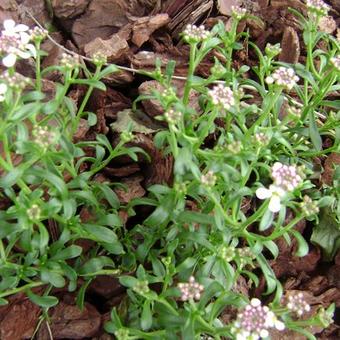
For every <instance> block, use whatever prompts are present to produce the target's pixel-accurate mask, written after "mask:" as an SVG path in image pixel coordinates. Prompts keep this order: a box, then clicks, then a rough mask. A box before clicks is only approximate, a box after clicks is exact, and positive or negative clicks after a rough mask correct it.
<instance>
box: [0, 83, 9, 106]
mask: <svg viewBox="0 0 340 340" xmlns="http://www.w3.org/2000/svg"><path fill="white" fill-rule="evenodd" d="M7 90H8V87H7V85H6V84H0V102H3V101H4V100H5V94H6V92H7Z"/></svg>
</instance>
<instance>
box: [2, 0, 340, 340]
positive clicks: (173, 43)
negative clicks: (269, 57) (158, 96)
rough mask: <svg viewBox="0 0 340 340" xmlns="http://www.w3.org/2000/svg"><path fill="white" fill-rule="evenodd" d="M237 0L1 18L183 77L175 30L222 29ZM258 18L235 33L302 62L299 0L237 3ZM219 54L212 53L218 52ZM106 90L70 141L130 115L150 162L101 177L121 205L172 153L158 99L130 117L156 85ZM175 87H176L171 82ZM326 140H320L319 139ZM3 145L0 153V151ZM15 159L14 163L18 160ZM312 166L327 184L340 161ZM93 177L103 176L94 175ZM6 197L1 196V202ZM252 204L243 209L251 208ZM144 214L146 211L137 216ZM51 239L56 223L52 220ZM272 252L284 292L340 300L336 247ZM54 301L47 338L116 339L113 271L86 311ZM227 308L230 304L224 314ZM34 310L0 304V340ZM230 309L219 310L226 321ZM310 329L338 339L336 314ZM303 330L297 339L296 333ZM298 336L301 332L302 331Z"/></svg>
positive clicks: (238, 60)
mask: <svg viewBox="0 0 340 340" xmlns="http://www.w3.org/2000/svg"><path fill="white" fill-rule="evenodd" d="M328 2H329V3H330V4H331V5H332V6H333V10H332V11H331V13H330V14H331V15H332V16H333V17H334V19H335V20H336V22H337V24H339V23H340V1H338V0H332V1H328ZM234 3H235V0H216V1H213V0H165V1H157V0H130V1H124V0H96V1H94V0H47V1H44V0H17V1H11V0H0V20H1V21H3V20H4V19H8V18H13V19H14V20H15V21H16V22H21V23H25V24H27V25H30V26H33V25H34V24H35V23H34V21H33V20H32V18H31V16H30V15H28V13H27V12H26V9H28V10H29V12H30V13H31V14H32V15H33V17H34V18H35V19H36V20H38V21H39V22H40V23H41V24H42V25H43V26H51V25H53V27H54V28H55V32H54V33H53V34H52V36H53V38H54V39H55V40H56V41H57V42H58V43H59V44H61V45H63V46H66V47H67V48H70V49H72V50H73V51H76V52H77V53H79V54H81V55H84V56H86V57H91V56H92V55H93V54H94V53H95V52H98V51H100V52H102V53H104V54H105V55H106V56H107V58H108V60H109V61H110V62H113V63H117V64H119V65H122V66H127V67H132V68H135V69H147V70H151V69H153V67H154V62H155V60H156V58H160V60H161V61H162V63H163V64H165V63H166V62H167V61H169V60H171V59H173V60H175V61H176V70H175V74H176V75H178V76H185V75H186V72H187V60H188V49H187V48H186V47H185V46H183V44H182V43H181V41H180V40H179V35H178V34H179V33H180V32H181V31H182V29H183V27H185V25H186V24H189V23H190V24H205V25H206V26H207V27H212V26H213V25H214V24H215V23H216V22H217V20H222V21H223V22H225V24H226V25H227V26H228V22H229V20H230V17H229V15H230V7H231V6H232V5H233V4H234ZM243 3H244V6H247V7H248V9H249V10H250V11H252V12H253V13H254V14H255V15H256V16H258V17H259V18H260V21H255V20H251V19H248V20H246V21H243V22H241V24H240V26H239V28H238V29H239V30H249V32H250V35H251V40H252V41H254V42H255V43H256V44H257V45H258V46H259V47H260V48H261V49H264V46H265V45H266V43H267V42H270V43H277V42H280V43H281V47H282V53H281V55H280V57H279V59H280V61H284V62H289V63H296V62H301V63H304V60H305V54H304V48H303V44H302V43H301V41H302V38H301V30H300V29H299V27H298V24H297V22H296V19H295V18H294V16H293V15H292V14H291V13H290V12H289V11H288V7H293V8H295V9H297V10H299V11H300V12H302V13H305V11H306V9H305V6H304V4H303V2H302V1H299V0H271V1H270V0H258V1H249V0H248V1H246V0H244V1H243ZM42 48H43V50H45V51H48V52H49V56H48V58H46V59H45V60H44V62H43V66H44V67H47V66H50V65H53V64H57V63H58V60H59V59H60V58H61V54H62V52H63V51H62V50H61V48H60V47H58V46H57V45H55V44H54V43H52V42H51V41H50V40H47V41H46V42H45V43H44V44H43V46H42ZM213 57H214V56H213V55H212V56H209V57H208V58H206V59H205V60H204V61H203V62H202V64H201V65H200V66H199V67H198V70H197V74H198V75H200V76H203V77H204V76H207V75H208V73H209V70H210V67H211V66H212V65H213ZM217 57H218V56H217ZM256 63H257V60H256V56H255V55H254V54H252V52H251V51H244V50H242V51H241V52H238V53H236V54H235V55H234V58H233V66H234V67H235V68H239V67H241V66H242V65H244V64H246V65H250V66H252V65H255V64H256ZM20 71H21V73H23V74H24V75H26V76H32V74H33V73H34V70H33V67H32V65H30V64H27V63H25V64H24V65H22V67H21V68H20ZM59 78H60V75H59V74H49V75H48V78H47V79H46V80H45V83H44V86H46V93H53V83H54V82H55V81H59V80H60V79H59ZM105 83H106V84H107V85H108V91H106V92H105V93H104V92H100V91H98V92H96V93H94V95H93V96H92V97H91V100H90V103H89V107H88V110H90V111H92V112H95V113H96V114H97V117H98V122H97V125H96V126H94V127H91V128H90V127H88V126H87V124H86V122H85V121H84V122H81V127H80V129H79V130H78V131H77V133H76V135H75V136H74V139H75V140H84V139H92V138H93V136H94V134H96V133H103V134H106V135H107V137H108V138H109V139H110V140H111V141H112V143H115V142H116V139H117V133H119V132H120V131H122V130H124V126H126V125H125V124H127V123H128V122H129V120H131V119H132V120H133V121H134V122H137V123H136V125H135V135H136V138H135V139H134V140H133V142H131V145H133V146H139V147H141V148H142V149H144V150H145V151H146V152H147V153H148V154H149V155H150V157H151V162H147V161H146V159H145V158H143V157H140V159H138V161H137V162H133V161H131V159H129V158H119V159H117V160H116V161H115V162H112V163H111V164H110V165H109V166H108V167H107V168H105V169H104V170H103V171H102V173H101V174H100V176H102V177H103V178H105V179H109V180H111V181H116V182H117V181H120V182H121V183H124V185H126V186H127V187H128V191H124V190H121V189H117V191H116V193H117V196H118V198H119V199H120V201H121V202H122V203H127V202H129V201H130V200H131V199H132V198H135V197H143V196H145V195H146V193H147V190H146V189H147V187H148V186H150V185H151V184H157V183H159V184H161V183H169V184H170V183H171V181H172V166H173V159H172V157H169V156H167V157H165V156H163V155H162V154H161V153H160V152H159V151H158V150H157V149H156V147H155V146H154V143H153V136H154V133H155V132H156V131H157V129H158V128H159V122H157V121H155V120H154V117H155V116H157V115H160V114H162V113H163V112H162V108H161V106H160V105H159V103H157V102H155V101H152V100H145V101H143V102H142V104H141V105H140V111H139V113H138V114H137V116H138V117H135V116H134V115H135V114H136V113H134V112H132V111H131V106H132V101H133V100H134V99H135V98H136V97H137V96H138V95H139V94H147V93H150V92H149V91H150V89H151V88H154V87H156V86H157V85H155V84H154V82H153V81H151V80H150V79H147V78H146V77H143V76H140V75H137V74H136V73H133V72H130V71H127V70H122V71H120V72H119V73H118V74H114V75H112V76H110V77H108V78H106V79H105ZM177 86H178V87H179V88H180V87H181V82H180V81H178V84H177ZM83 95H84V89H82V88H81V87H78V88H73V89H72V91H71V92H70V93H69V96H70V97H71V98H72V99H74V100H75V102H79V101H80V100H81V98H82V97H83ZM190 100H191V101H192V105H195V103H196V104H197V96H196V94H195V93H192V94H191V95H190ZM326 142H327V141H325V143H326ZM0 152H1V150H0ZM18 161H20V160H18ZM316 164H319V165H320V167H322V168H323V169H324V171H323V174H322V176H320V178H319V179H318V181H319V182H320V183H326V184H327V183H330V182H331V179H332V177H333V168H334V166H333V165H334V164H340V155H339V154H336V153H333V154H331V155H330V156H329V157H325V158H324V159H317V160H316ZM98 180H101V179H100V178H99V179H98ZM6 204H7V203H6V202H0V209H1V206H2V205H4V206H6ZM248 208H249V207H248ZM140 213H141V217H140V218H141V220H142V219H144V218H145V217H146V216H147V214H148V209H145V210H143V209H141V212H140ZM143 214H144V216H143ZM121 215H122V216H121V217H122V219H123V220H124V221H125V223H126V224H127V225H131V224H133V223H134V222H135V220H133V219H129V218H128V217H127V216H126V214H124V213H122V214H121ZM82 218H83V219H84V220H85V219H86V218H90V212H88V211H82ZM297 229H298V230H299V231H300V232H301V233H304V235H306V236H307V237H308V234H310V230H309V226H308V223H305V222H303V223H300V224H299V225H298V226H297ZM50 232H51V235H52V238H53V237H54V238H56V237H58V235H53V223H51V226H50ZM79 244H81V246H82V247H83V248H84V251H86V249H89V248H90V247H91V246H92V244H91V243H89V242H88V241H86V242H85V241H84V242H79ZM278 246H279V249H280V255H279V257H278V258H277V259H276V260H275V261H274V260H273V261H272V268H273V269H274V271H275V273H276V275H277V277H278V278H279V279H280V281H281V282H283V285H284V291H285V295H288V294H289V293H291V292H292V291H294V290H304V291H305V292H306V299H307V302H309V303H310V304H311V305H312V306H313V308H314V309H313V308H312V311H311V313H312V312H313V310H314V311H315V309H316V308H317V307H318V306H320V305H322V306H325V307H326V306H328V305H329V303H331V302H335V303H336V306H337V307H338V308H339V307H340V285H339V282H340V270H339V269H340V254H338V255H337V256H336V257H335V260H334V261H332V262H324V261H323V259H322V256H321V251H320V249H319V248H317V247H313V246H312V245H311V247H310V252H309V254H307V255H306V256H304V257H302V258H299V257H296V256H294V255H293V254H294V251H295V247H296V244H295V243H294V242H292V244H291V245H290V246H287V244H286V243H285V242H281V240H278ZM239 285H240V291H242V289H243V292H244V291H245V292H244V293H245V294H246V293H247V287H246V283H242V282H240V283H239ZM263 289H264V281H262V283H261V284H260V285H259V287H258V288H257V290H256V292H255V293H256V294H257V295H258V296H260V295H261V293H262V292H263ZM55 294H56V295H57V296H58V298H59V300H60V304H59V305H57V306H56V307H55V308H52V309H50V311H49V315H50V320H49V324H50V331H51V332H52V334H53V338H54V339H97V340H99V339H100V340H107V339H113V338H114V337H113V336H111V335H109V334H107V333H105V332H104V329H103V324H104V322H105V321H106V320H108V319H109V313H110V310H111V308H112V307H113V306H117V305H118V304H119V303H120V302H121V301H122V300H123V299H124V295H125V290H124V288H123V287H121V286H120V284H119V283H118V281H117V280H116V279H115V278H112V277H110V276H99V277H97V278H96V279H95V280H94V281H93V282H92V283H91V285H90V286H89V288H88V291H87V294H86V303H85V306H84V309H83V310H82V311H80V310H79V309H78V308H77V307H76V305H75V294H73V293H70V292H68V291H67V290H66V289H65V290H62V289H59V290H58V291H56V292H55ZM226 313H227V311H226ZM40 315H41V310H40V309H39V308H38V307H37V306H35V305H33V304H32V303H31V302H30V301H29V300H28V299H27V297H25V295H23V294H17V295H14V296H12V297H11V298H10V299H9V304H8V305H7V306H4V307H0V339H2V340H17V339H18V340H19V339H29V338H31V337H32V335H33V332H34V330H35V328H36V327H37V324H38V322H39V317H40ZM228 318H230V315H229V316H228V315H227V314H226V315H224V316H223V319H224V320H228ZM313 333H315V334H316V336H317V338H318V339H340V312H339V309H337V312H336V315H335V323H334V324H332V325H331V326H330V327H329V328H328V329H326V330H325V331H323V332H321V333H320V330H318V329H315V330H313ZM35 337H36V339H41V340H45V339H48V338H49V330H48V328H47V327H46V324H45V323H44V322H43V323H42V324H41V325H40V327H39V330H38V332H37V334H36V335H35ZM273 338H274V339H292V338H294V339H298V338H297V337H296V336H295V335H294V336H292V334H290V333H288V332H287V333H286V334H284V335H277V336H276V335H274V336H273ZM303 338H304V337H301V339H303ZM299 339H300V338H299Z"/></svg>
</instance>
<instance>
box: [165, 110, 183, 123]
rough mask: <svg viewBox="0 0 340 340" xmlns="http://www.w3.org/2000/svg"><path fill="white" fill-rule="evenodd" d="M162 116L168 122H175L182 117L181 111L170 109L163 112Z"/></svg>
mask: <svg viewBox="0 0 340 340" xmlns="http://www.w3.org/2000/svg"><path fill="white" fill-rule="evenodd" d="M164 117H165V119H166V121H167V122H168V123H169V124H176V123H178V122H179V121H180V119H181V118H182V112H179V111H175V110H172V109H170V110H168V111H166V112H165V113H164Z"/></svg>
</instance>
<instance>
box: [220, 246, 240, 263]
mask: <svg viewBox="0 0 340 340" xmlns="http://www.w3.org/2000/svg"><path fill="white" fill-rule="evenodd" d="M218 256H220V257H221V258H222V259H223V260H224V261H226V262H230V261H232V260H233V259H234V257H235V256H236V248H235V247H232V246H229V247H228V246H225V245H223V246H222V247H221V248H220V249H219V252H218Z"/></svg>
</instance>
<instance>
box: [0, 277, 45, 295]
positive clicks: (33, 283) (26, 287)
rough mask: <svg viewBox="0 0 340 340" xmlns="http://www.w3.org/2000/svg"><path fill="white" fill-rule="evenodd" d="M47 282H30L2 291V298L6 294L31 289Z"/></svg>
mask: <svg viewBox="0 0 340 340" xmlns="http://www.w3.org/2000/svg"><path fill="white" fill-rule="evenodd" d="M45 284H46V283H44V282H41V281H37V282H32V283H28V284H26V285H24V286H21V287H19V288H13V289H10V290H7V291H6V292H3V293H1V294H0V298H2V297H5V296H9V295H13V294H16V293H20V292H22V291H25V290H27V289H30V288H34V287H40V286H43V285H45Z"/></svg>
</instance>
